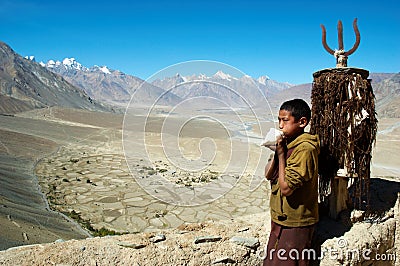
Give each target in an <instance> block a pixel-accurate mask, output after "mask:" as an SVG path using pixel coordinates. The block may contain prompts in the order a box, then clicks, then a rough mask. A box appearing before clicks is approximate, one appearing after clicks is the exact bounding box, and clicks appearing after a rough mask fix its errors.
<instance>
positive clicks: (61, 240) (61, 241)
mask: <svg viewBox="0 0 400 266" xmlns="http://www.w3.org/2000/svg"><path fill="white" fill-rule="evenodd" d="M63 242H65V240H64V239H62V238H59V239H57V240H56V241H54V243H63Z"/></svg>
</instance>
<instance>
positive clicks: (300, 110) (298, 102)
mask: <svg viewBox="0 0 400 266" xmlns="http://www.w3.org/2000/svg"><path fill="white" fill-rule="evenodd" d="M279 110H286V111H288V112H290V113H291V114H292V116H293V117H294V119H295V120H296V121H298V120H299V119H300V118H302V117H305V118H307V122H310V119H311V110H310V107H309V106H308V104H307V103H306V102H305V101H304V100H302V99H293V100H290V101H286V102H284V103H283V104H282V105H281V108H280V109H279Z"/></svg>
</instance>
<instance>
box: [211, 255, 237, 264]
mask: <svg viewBox="0 0 400 266" xmlns="http://www.w3.org/2000/svg"><path fill="white" fill-rule="evenodd" d="M217 263H224V264H226V263H236V260H234V259H232V258H229V257H222V258H218V259H216V260H214V261H213V262H212V264H217Z"/></svg>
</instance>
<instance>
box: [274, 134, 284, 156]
mask: <svg viewBox="0 0 400 266" xmlns="http://www.w3.org/2000/svg"><path fill="white" fill-rule="evenodd" d="M285 149H286V139H285V136H280V137H278V139H277V140H276V152H277V154H278V156H280V155H283V156H284V155H285Z"/></svg>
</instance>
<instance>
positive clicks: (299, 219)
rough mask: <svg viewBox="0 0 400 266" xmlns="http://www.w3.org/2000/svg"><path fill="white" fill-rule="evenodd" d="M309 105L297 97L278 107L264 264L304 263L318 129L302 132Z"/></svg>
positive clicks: (313, 216)
mask: <svg viewBox="0 0 400 266" xmlns="http://www.w3.org/2000/svg"><path fill="white" fill-rule="evenodd" d="M310 118H311V110H310V107H309V106H308V105H307V103H306V102H305V101H303V100H301V99H294V100H290V101H287V102H284V103H283V104H282V106H281V108H280V110H279V116H278V119H279V128H280V130H281V131H282V132H283V136H281V137H279V138H278V139H277V142H276V146H275V147H270V148H271V149H272V150H275V156H274V159H272V161H271V162H270V163H269V164H268V165H267V166H266V169H265V176H266V178H267V179H268V180H270V181H271V198H270V210H271V233H270V236H269V241H268V245H267V253H266V254H265V260H264V265H285V266H289V265H308V261H309V259H312V258H313V257H314V256H315V253H314V254H313V253H312V252H311V239H312V236H313V233H314V226H315V224H316V223H317V222H318V154H319V139H318V136H317V135H311V134H308V133H305V132H304V128H305V127H306V126H307V125H308V123H309V121H310Z"/></svg>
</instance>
